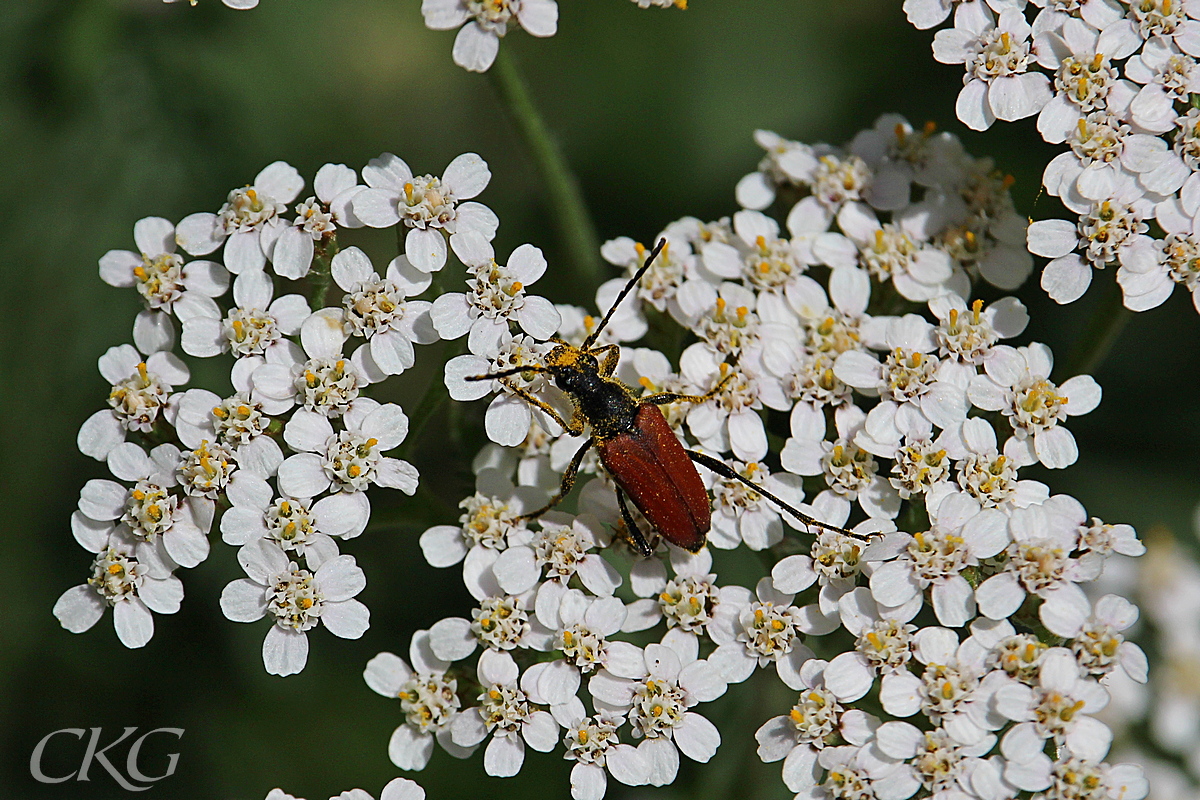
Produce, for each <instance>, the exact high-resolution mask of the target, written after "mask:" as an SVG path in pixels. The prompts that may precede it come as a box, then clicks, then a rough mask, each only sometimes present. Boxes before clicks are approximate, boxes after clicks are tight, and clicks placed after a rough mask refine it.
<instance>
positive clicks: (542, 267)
mask: <svg viewBox="0 0 1200 800" xmlns="http://www.w3.org/2000/svg"><path fill="white" fill-rule="evenodd" d="M455 252H456V253H457V254H458V256H459V258H461V259H462V261H463V263H464V264H466V265H467V270H468V274H469V275H470V276H471V277H469V278H468V279H467V287H468V289H469V291H467V292H465V293H464V292H447V293H446V294H443V295H441V296H440V297H438V298H437V300H435V301H434V302H433V307H432V308H431V309H430V311H429V316H430V319H431V320H432V321H433V325H434V327H435V328H437V332H438V334H439V335H440V336H441V337H442V338H443V339H457V338H459V337H460V336H462V335H463V334H469V335H468V337H467V346H468V348H469V349H470V351H471V352H472V353H474V354H475V355H480V356H486V355H489V354H491V353H492V352H494V351H495V350H496V348H498V347H499V346H500V343H501V342H502V340H503V339H504V338H505V336H507V335H508V334H509V323H510V322H515V323H517V325H519V326H520V328H521V330H523V331H524V332H525V333H527V334H529V335H530V336H531V337H533V338H534V339H542V340H545V339H549V338H550V337H551V336H553V335H554V333H555V331H557V330H558V326H559V323H560V322H561V321H562V319H561V317H559V315H558V311H557V309H555V308H554V304H553V303H551V302H550V301H549V300H547V299H546V298H544V297H540V296H538V295H535V294H529V293H528V287H529V286H531V285H532V284H533V283H534V282H536V281H537V279H538V278H540V277H542V275H544V274H545V272H546V258H545V256H543V255H542V251H541V250H539V249H538V248H536V247H534V246H533V245H531V244H523V245H521V246H520V247H518V248H517V249H516V250H514V251H513V252H512V255H510V256H509V258H508V264H507V265H503V264H498V263H496V258H495V253H494V252H493V251H492V246H491V244H489V243H488V242H487V241H486V240H484V239H483V238H482V237H480V236H478V235H475V234H467V233H464V234H462V235H461V236H460V240H459V243H458V244H457V245H455Z"/></svg>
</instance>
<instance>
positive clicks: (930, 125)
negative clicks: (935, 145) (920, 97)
mask: <svg viewBox="0 0 1200 800" xmlns="http://www.w3.org/2000/svg"><path fill="white" fill-rule="evenodd" d="M936 130H937V123H936V122H934V121H933V120H929V121H928V122H926V123H925V135H926V136H932V135H933V134H934V132H935V131H936Z"/></svg>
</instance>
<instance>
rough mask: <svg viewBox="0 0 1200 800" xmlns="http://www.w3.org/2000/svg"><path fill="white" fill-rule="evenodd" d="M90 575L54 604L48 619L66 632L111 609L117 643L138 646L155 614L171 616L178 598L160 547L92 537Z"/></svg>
mask: <svg viewBox="0 0 1200 800" xmlns="http://www.w3.org/2000/svg"><path fill="white" fill-rule="evenodd" d="M92 544H93V547H91V548H89V549H92V550H93V552H95V554H96V555H95V558H93V559H92V567H91V575H90V576H89V577H88V579H87V581H86V582H85V583H82V584H80V585H78V586H74V587H72V588H70V589H68V590H67V591H65V592H63V594H62V595H61V596H60V597H59V598H58V602H56V603H55V604H54V616H55V617H57V618H58V621H59V622H60V623H61V624H62V626H63V627H64V628H66V629H67V630H69V631H71V633H83V632H84V631H86V630H88V629H90V628H91V627H92V626H93V625H95V624H96V623H97V622H99V621H100V617H102V616H103V615H104V611H105V609H107V608H110V607H111V608H112V609H113V625H114V627H115V628H116V631H117V638H118V639H119V640H120V641H121V644H123V645H125V646H126V647H129V648H137V647H144V646H145V645H146V643H147V642H149V641H150V638H151V637H152V636H153V635H154V618H153V616H152V615H151V612H152V611H153V612H154V613H157V614H174V613H175V612H176V611H178V610H179V603H180V601H181V600H183V584H182V583H181V582H180V581H179V579H178V578H176V577H175V576H174V575H172V574H171V573H172V571H173V570H174V569H175V567H176V565H175V563H174V562H173V561H171V559H170V558H168V557H166V555H165V553H163V552H162V551H161V548H160V546H158V545H155V544H151V543H148V542H142V541H137V540H136V539H134V538H132V537H129V536H127V535H123V534H122V533H121V532H119V531H118V532H113V533H108V534H101V535H97V536H96V537H95V540H94V542H92Z"/></svg>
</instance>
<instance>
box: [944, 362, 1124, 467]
mask: <svg viewBox="0 0 1200 800" xmlns="http://www.w3.org/2000/svg"><path fill="white" fill-rule="evenodd" d="M1053 365H1054V357H1053V354H1052V353H1051V352H1050V348H1048V347H1047V346H1046V345H1044V344H1039V343H1036V342H1035V343H1033V344H1031V345H1029V346H1027V347H1018V348H1012V347H1008V346H1006V345H1000V346H998V347H996V348H995V350H994V351H993V353H992V357H991V358H990V359H988V361H987V362H986V363H985V364H984V370H985V371H986V374H985V375H977V376H975V377H974V378H972V379H971V383H970V386H969V388H968V390H967V394H968V396H969V397H970V399H971V403H972V404H974V405H975V406H976V407H978V408H981V409H983V410H984V411H999V412H1001V413H1002V414H1004V416H1005V417H1007V418H1008V421H1009V423H1010V424H1011V425H1012V429H1013V438H1014V439H1015V440H1016V443H1015V444H1012V445H1010V444H1008V443H1005V445H1004V454H1005V455H1006V456H1009V457H1013V458H1016V459H1017V461H1018V463H1017V466H1019V467H1023V466H1027V465H1029V464H1033V463H1035V462H1037V461H1041V462H1042V464H1043V465H1044V466H1047V467H1049V468H1050V469H1062V468H1063V467H1069V466H1070V465H1071V464H1074V463H1075V459H1076V458H1078V456H1079V449H1078V447H1077V446H1076V444H1075V437H1074V436H1073V435H1072V434H1071V432H1070V431H1068V430H1067V429H1066V427H1064V426H1062V425H1060V424H1059V423H1060V422H1062V421H1064V420H1065V419H1066V418H1067V417H1074V416H1079V415H1080V414H1087V413H1088V412H1090V411H1091V410H1092V409H1094V408H1095V407H1096V406H1097V405H1099V403H1100V386H1099V384H1097V383H1096V381H1095V380H1094V379H1093V378H1092V376H1090V375H1076V376H1075V377H1073V378H1070V379H1069V380H1067V381H1065V382H1064V383H1063V384H1062V386H1058V385H1056V384H1055V383H1054V382H1053V381H1051V380H1050V370H1051V368H1052V367H1053ZM1010 441H1011V440H1010Z"/></svg>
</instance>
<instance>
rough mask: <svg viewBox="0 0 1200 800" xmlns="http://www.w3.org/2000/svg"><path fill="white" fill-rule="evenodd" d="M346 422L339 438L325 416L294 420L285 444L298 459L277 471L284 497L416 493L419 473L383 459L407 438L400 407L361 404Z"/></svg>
mask: <svg viewBox="0 0 1200 800" xmlns="http://www.w3.org/2000/svg"><path fill="white" fill-rule="evenodd" d="M342 421H343V423H344V424H345V426H346V429H345V430H343V431H340V432H335V431H334V430H333V426H332V425H331V424H330V422H329V419H328V418H327V417H325V416H323V415H321V414H316V413H314V412H311V411H305V410H304V409H299V410H297V411H296V412H295V413H294V414H293V415H292V418H291V420H289V421H288V424H287V427H286V428H284V431H283V438H284V441H286V442H287V443H288V445H289V446H290V447H291V448H292V449H293V450H295V451H296V454H295V455H292V456H289V457H288V458H287V459H286V460H285V461H284V462H283V464H281V465H280V467H279V490H280V491H281V492H283V493H284V494H286V495H289V496H291V497H316V496H317V495H319V494H321V493H322V492H325V491H328V490H332V491H333V492H335V493H337V492H362V491H365V490H366V488H367V487H368V486H369V485H370V484H372V483H373V484H375V485H376V486H387V487H390V488H393V489H399V490H400V491H402V492H404V493H405V494H408V495H411V494H413V493H414V492H416V490H417V478H418V475H417V470H416V468H415V467H413V466H412V465H411V464H409V463H408V462H407V461H402V460H401V459H398V458H391V457H389V456H385V455H383V454H384V453H385V452H387V451H388V450H391V449H393V448H395V447H397V446H398V445H399V444H400V443H401V442H403V441H404V437H405V435H406V434H407V433H408V417H407V416H405V414H404V411H403V409H401V408H400V406H398V405H395V404H394V403H385V404H383V405H380V404H378V403H376V402H375V401H374V400H366V399H363V400H362V401H361V402H360V403H359V404H357V405H356V406H355V408H354V410H353V411H352V412H351V413H349V414H347V415H346V416H345V417H343V419H342Z"/></svg>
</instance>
